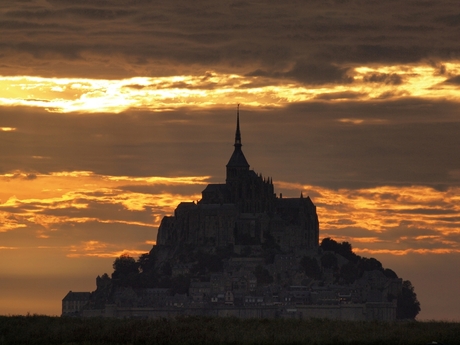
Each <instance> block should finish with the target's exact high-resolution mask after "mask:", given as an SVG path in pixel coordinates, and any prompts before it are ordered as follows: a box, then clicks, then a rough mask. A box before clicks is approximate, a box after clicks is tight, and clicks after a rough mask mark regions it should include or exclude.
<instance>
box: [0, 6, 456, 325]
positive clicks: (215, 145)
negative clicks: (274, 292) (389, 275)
mask: <svg viewBox="0 0 460 345" xmlns="http://www.w3.org/2000/svg"><path fill="white" fill-rule="evenodd" d="M459 37H460V7H459V6H458V1H456V0H450V1H449V0H404V1H401V0H386V1H373V0H311V1H299V0H297V1H296V0H288V1H273V0H272V1H269V0H259V1H257V0H255V1H251V0H248V1H244V0H242V1H231V0H225V1H215V0H199V1H183V0H170V1H150V0H130V1H128V0H126V1H121V0H21V1H13V0H6V1H1V3H0V259H1V260H0V314H4V315H8V314H25V313H27V312H30V313H38V314H49V315H59V314H60V312H61V300H62V298H63V297H64V296H65V294H66V293H67V292H68V291H69V290H72V291H92V290H94V289H95V288H96V286H95V279H96V277H97V275H101V274H103V273H109V274H110V273H111V272H112V262H113V260H114V258H115V257H117V256H119V255H120V254H122V253H129V254H130V255H132V256H135V257H138V256H139V255H140V254H142V253H145V252H148V251H149V250H150V248H151V247H152V245H153V244H154V243H155V239H156V234H157V228H158V225H159V222H160V220H161V218H162V217H163V216H164V215H169V214H171V213H172V212H173V210H174V208H175V206H176V205H177V204H178V203H179V202H181V201H193V200H199V199H200V197H201V191H202V190H203V189H204V188H205V186H206V185H207V184H208V183H219V182H223V181H224V180H225V164H226V163H227V162H228V159H229V158H230V155H231V153H232V152H233V146H232V145H233V140H234V131H235V118H236V104H238V103H240V104H241V105H240V121H241V132H242V142H243V151H244V153H245V156H246V158H247V159H248V162H249V164H250V165H251V168H252V169H254V170H255V171H256V172H257V173H262V174H263V175H264V176H270V177H272V178H273V181H274V183H275V190H276V192H277V193H278V194H279V193H283V196H287V197H289V196H291V197H298V196H299V195H300V193H301V192H303V194H304V195H309V196H310V197H311V198H312V200H313V202H314V203H315V204H316V206H317V210H318V215H319V220H320V238H321V239H322V238H324V237H332V238H334V239H336V240H337V241H348V242H350V243H351V244H352V246H353V248H354V250H355V252H356V253H357V254H359V255H362V256H366V257H375V258H377V259H378V260H380V261H381V262H382V264H383V266H384V267H386V268H391V269H393V270H394V271H395V272H396V273H397V274H398V275H399V276H400V277H402V278H403V279H405V280H410V281H411V282H412V284H413V285H414V286H415V292H416V293H417V296H418V299H419V301H420V303H421V308H422V311H421V313H420V314H419V317H418V319H420V320H427V319H436V320H455V321H460V297H459V296H458V291H459V290H460V265H459V263H460V154H459V147H460V44H459V41H458V39H459Z"/></svg>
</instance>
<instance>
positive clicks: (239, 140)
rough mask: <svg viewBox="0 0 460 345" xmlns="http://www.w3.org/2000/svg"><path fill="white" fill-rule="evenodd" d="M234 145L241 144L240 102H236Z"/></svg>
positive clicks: (239, 145)
mask: <svg viewBox="0 0 460 345" xmlns="http://www.w3.org/2000/svg"><path fill="white" fill-rule="evenodd" d="M234 146H235V147H237V146H238V147H241V146H243V145H242V144H241V132H240V104H239V103H238V105H237V108H236V133H235V145H234Z"/></svg>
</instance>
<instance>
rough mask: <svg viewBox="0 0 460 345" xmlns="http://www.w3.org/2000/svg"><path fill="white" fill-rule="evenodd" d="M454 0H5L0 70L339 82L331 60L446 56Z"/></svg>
mask: <svg viewBox="0 0 460 345" xmlns="http://www.w3.org/2000/svg"><path fill="white" fill-rule="evenodd" d="M456 5H457V4H456V2H454V1H449V0H444V1H436V2H431V4H430V6H421V5H420V2H419V1H415V0H414V1H405V2H404V3H401V2H398V3H394V2H392V1H385V2H382V3H379V4H376V3H375V2H360V1H351V2H344V3H334V4H331V3H330V2H327V1H324V2H309V3H308V4H304V3H302V4H300V3H295V2H288V3H276V4H275V3H273V2H266V3H258V4H255V3H251V2H232V3H221V2H213V1H200V3H199V4H195V3H194V4H193V5H192V4H190V3H187V2H183V1H179V0H175V1H170V2H166V3H161V4H160V3H158V2H151V1H130V2H129V6H126V4H124V3H121V2H117V1H95V2H80V1H79V2H73V1H48V2H47V3H41V2H38V1H37V2H35V1H33V2H29V3H20V2H11V3H9V4H6V5H4V6H3V12H2V13H0V27H1V28H3V30H7V31H8V35H2V36H1V37H0V47H2V52H3V54H4V55H3V56H2V60H3V62H4V65H5V66H4V67H3V68H2V69H1V70H0V72H1V73H3V74H6V75H15V74H21V72H20V71H21V70H22V71H24V70H25V69H28V68H33V67H36V71H39V73H40V74H41V75H47V76H57V75H65V76H69V73H73V74H72V75H75V76H86V77H102V76H104V75H105V76H106V77H124V76H128V75H164V74H165V73H166V74H183V73H193V74H201V73H204V72H205V71H206V70H209V69H213V70H216V71H220V72H239V73H242V74H247V73H254V71H259V72H258V73H265V74H267V73H268V74H273V73H275V72H276V71H278V73H281V74H283V73H285V74H286V76H287V77H290V78H295V79H296V80H299V81H302V82H305V83H314V84H322V83H328V82H343V81H345V82H346V81H350V80H351V79H350V77H347V76H346V70H347V68H348V67H347V66H345V65H344V66H341V64H354V63H378V62H387V63H392V62H396V63H410V62H417V61H420V60H423V59H431V60H439V59H447V60H450V59H456V57H458V56H459V55H460V48H458V47H457V44H456V41H455V37H456V36H458V34H460V33H458V32H456V30H460V26H459V25H457V24H456V23H457V22H458V20H457V19H458V18H457V17H458V14H456V12H455V11H456ZM331 6H332V7H331ZM427 42H429V44H427ZM70 43H71V44H70ZM66 51H69V52H70V53H66ZM21 54H25V55H23V56H22V55H21ZM18 55H21V56H20V58H19V59H18ZM43 57H46V59H47V61H46V64H43V63H42V62H41V61H40V60H41V59H43ZM35 59H36V60H38V61H35ZM68 64H70V65H71V66H73V68H71V66H67V65H68ZM190 64H193V65H194V66H190ZM103 66H105V68H100V67H103ZM273 71H275V72H273ZM393 82H395V81H393Z"/></svg>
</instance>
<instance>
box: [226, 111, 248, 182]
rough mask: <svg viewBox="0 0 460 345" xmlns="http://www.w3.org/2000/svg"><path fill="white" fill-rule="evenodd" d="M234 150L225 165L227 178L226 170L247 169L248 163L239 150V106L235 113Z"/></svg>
mask: <svg viewBox="0 0 460 345" xmlns="http://www.w3.org/2000/svg"><path fill="white" fill-rule="evenodd" d="M233 146H235V150H234V151H233V154H232V156H231V157H230V160H229V161H228V164H227V177H228V168H242V169H244V170H248V169H249V164H248V161H247V160H246V157H244V154H243V151H242V150H241V146H243V145H242V144H241V132H240V105H239V104H238V107H237V111H236V133H235V144H234V145H233Z"/></svg>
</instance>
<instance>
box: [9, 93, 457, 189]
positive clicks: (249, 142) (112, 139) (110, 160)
mask: <svg viewBox="0 0 460 345" xmlns="http://www.w3.org/2000/svg"><path fill="white" fill-rule="evenodd" d="M434 113H436V114H438V115H437V116H436V117H433V116H432V114H434ZM457 113H458V107H457V105H456V104H454V103H446V102H430V101H421V100H415V99H414V100H404V101H386V102H385V101H380V102H373V103H362V102H352V101H348V102H346V103H341V102H340V103H335V104H330V103H325V102H318V103H308V104H298V105H292V106H289V107H287V108H285V109H275V110H264V111H261V112H258V111H255V110H242V111H241V126H242V139H243V145H244V146H243V150H244V152H245V155H246V157H247V159H248V161H249V163H250V164H251V167H252V168H254V169H255V170H256V171H257V172H261V173H263V174H264V175H269V176H272V177H273V178H274V180H275V181H276V180H278V181H289V182H300V183H305V184H314V185H319V186H324V187H330V188H359V187H371V186H381V185H413V184H420V185H428V186H432V187H435V188H439V189H442V188H447V187H448V186H450V185H458V183H459V182H460V181H459V180H458V178H456V175H454V174H452V173H451V172H452V171H459V170H460V161H459V160H458V159H456V153H455V150H453V148H455V147H458V146H459V145H460V142H459V140H460V139H459V136H458V133H459V131H460V123H459V122H458V115H457ZM358 116H359V117H358ZM350 119H351V120H350ZM349 120H350V121H349ZM355 120H359V121H355ZM2 121H3V123H5V125H7V126H9V127H14V128H17V130H16V131H14V132H4V133H2V132H0V156H1V162H0V171H1V172H2V173H6V172H11V171H17V170H19V171H26V172H30V173H38V172H39V173H49V172H56V171H63V170H64V171H74V170H76V171H93V172H95V173H97V174H101V175H111V176H207V175H211V176H212V179H213V180H217V181H223V180H224V178H225V164H226V163H227V162H228V159H229V157H230V155H231V152H232V149H233V147H232V145H233V135H234V126H235V123H234V121H235V113H234V109H212V110H194V111H192V110H190V109H184V110H183V111H174V112H165V113H150V112H141V111H133V112H130V111H127V112H125V113H121V114H111V115H107V114H87V115H84V114H66V115H62V114H54V113H47V112H45V111H42V110H37V109H34V110H30V109H25V108H16V109H11V108H4V109H3V110H2ZM267 138H270V140H267ZM7 148H8V149H7ZM35 157H49V159H36V158H35ZM198 189H199V188H198ZM197 192H201V189H199V190H197Z"/></svg>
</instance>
